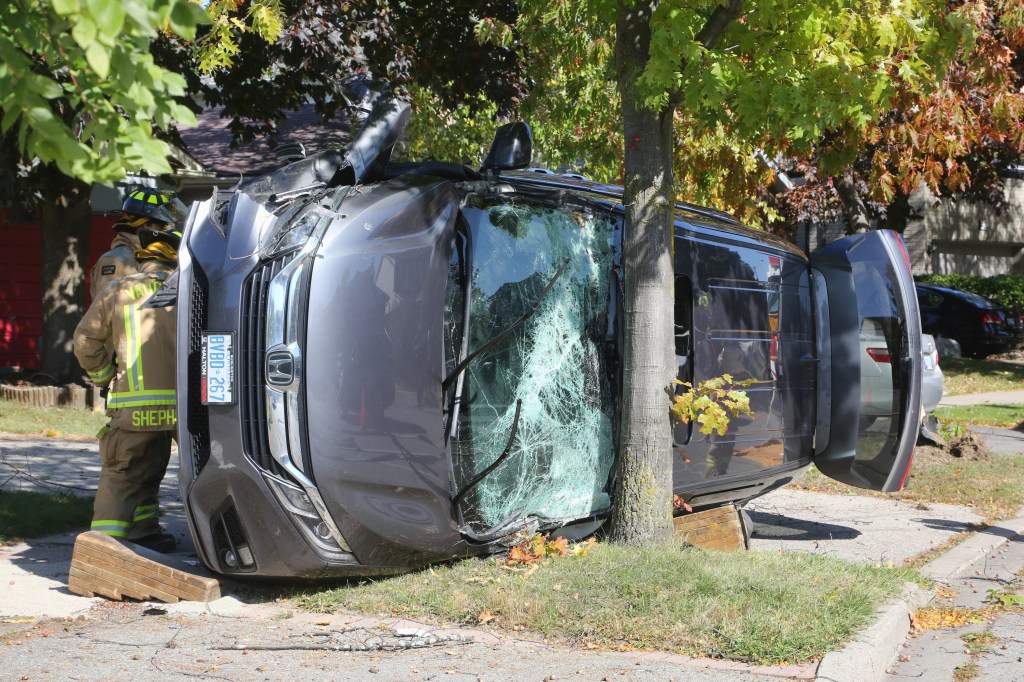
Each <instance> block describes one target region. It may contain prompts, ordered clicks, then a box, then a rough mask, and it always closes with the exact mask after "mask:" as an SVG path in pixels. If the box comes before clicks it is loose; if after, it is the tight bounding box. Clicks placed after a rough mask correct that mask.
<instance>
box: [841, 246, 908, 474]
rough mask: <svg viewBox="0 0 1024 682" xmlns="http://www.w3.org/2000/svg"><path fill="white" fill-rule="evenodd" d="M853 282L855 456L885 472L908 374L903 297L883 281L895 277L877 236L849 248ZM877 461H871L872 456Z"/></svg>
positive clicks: (897, 427)
mask: <svg viewBox="0 0 1024 682" xmlns="http://www.w3.org/2000/svg"><path fill="white" fill-rule="evenodd" d="M850 260H851V265H852V267H853V274H854V277H855V280H856V281H857V283H858V287H857V314H858V316H859V317H860V357H859V359H860V366H861V372H860V378H861V396H860V398H861V412H860V414H861V419H860V425H859V437H858V439H857V454H856V458H855V459H856V462H857V463H858V464H861V465H863V466H865V467H867V468H869V469H870V468H877V470H878V472H879V473H882V472H888V471H889V470H890V468H891V464H890V462H889V460H890V455H891V452H892V450H893V443H894V441H895V440H896V439H898V438H899V435H900V434H899V431H900V425H901V423H902V420H901V418H900V415H901V414H902V407H903V402H904V400H905V395H904V393H905V392H906V391H907V390H908V388H909V387H908V385H907V383H908V380H909V369H908V362H907V361H908V360H909V348H910V346H909V339H908V336H907V334H908V331H907V326H906V324H905V320H906V316H907V313H906V310H905V309H904V306H903V300H902V298H901V297H900V296H899V295H898V293H897V292H896V291H894V289H893V287H892V286H890V285H889V284H888V283H889V282H893V281H896V280H897V275H896V273H895V272H893V269H892V264H891V262H890V260H889V256H888V253H887V252H886V251H885V249H884V248H883V247H882V246H881V245H880V244H878V243H877V242H871V241H864V242H862V243H861V244H859V245H858V246H856V247H854V248H853V249H851V250H850ZM879 458H881V460H884V461H879V462H877V467H872V464H873V463H875V460H876V459H879Z"/></svg>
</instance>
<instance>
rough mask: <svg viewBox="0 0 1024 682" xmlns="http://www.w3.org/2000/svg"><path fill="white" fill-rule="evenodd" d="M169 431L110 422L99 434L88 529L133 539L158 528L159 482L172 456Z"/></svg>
mask: <svg viewBox="0 0 1024 682" xmlns="http://www.w3.org/2000/svg"><path fill="white" fill-rule="evenodd" d="M173 435H174V432H173V431H127V430H125V429H120V428H116V427H115V428H110V429H108V430H107V431H106V432H105V433H104V434H103V435H102V436H100V459H101V460H102V461H103V469H102V470H101V471H100V484H99V488H98V489H97V491H96V502H95V503H94V504H93V514H92V530H98V531H100V532H103V533H106V534H107V535H110V536H113V537H115V538H127V539H129V540H137V539H139V538H142V537H145V536H147V535H152V534H154V533H158V532H160V522H159V520H158V518H157V517H158V516H159V513H160V503H159V500H158V493H159V490H160V482H161V481H162V480H163V478H164V472H166V471H167V462H168V460H169V459H170V457H171V437H172V436H173Z"/></svg>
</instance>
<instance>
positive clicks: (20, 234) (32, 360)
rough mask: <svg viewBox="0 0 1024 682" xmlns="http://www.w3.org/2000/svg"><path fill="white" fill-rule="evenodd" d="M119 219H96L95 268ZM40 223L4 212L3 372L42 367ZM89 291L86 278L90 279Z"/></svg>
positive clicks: (0, 214)
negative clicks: (40, 351) (13, 369)
mask: <svg viewBox="0 0 1024 682" xmlns="http://www.w3.org/2000/svg"><path fill="white" fill-rule="evenodd" d="M114 220H115V218H114V217H113V216H107V215H102V214H94V215H93V217H92V231H91V233H90V237H89V259H88V263H89V266H90V267H91V266H92V264H93V263H94V262H95V261H96V259H97V258H99V257H100V256H101V255H103V252H104V251H106V250H107V249H108V248H109V247H110V240H111V239H113V238H114V232H113V230H111V229H110V227H111V225H113V224H114ZM41 250H42V245H41V242H40V229H39V223H38V222H36V221H33V220H29V221H26V220H24V219H23V218H19V217H18V216H16V215H14V214H12V213H10V212H5V211H0V367H9V366H12V365H19V366H21V367H38V366H39V338H40V336H41V335H42V333H43V303H42V290H43V289H42V282H41V281H40V279H41V273H40V264H41V261H42V255H41V253H42V252H41ZM86 280H87V282H86V285H87V286H88V274H86Z"/></svg>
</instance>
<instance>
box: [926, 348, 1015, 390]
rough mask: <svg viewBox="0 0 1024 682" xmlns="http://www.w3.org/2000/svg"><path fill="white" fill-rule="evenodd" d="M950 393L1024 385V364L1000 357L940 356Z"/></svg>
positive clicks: (1002, 388) (946, 385)
mask: <svg viewBox="0 0 1024 682" xmlns="http://www.w3.org/2000/svg"><path fill="white" fill-rule="evenodd" d="M939 365H940V366H941V367H942V374H943V377H944V378H945V382H944V384H945V393H946V395H959V394H961V393H987V392H989V391H1013V390H1018V389H1020V388H1024V365H1013V364H1010V363H1007V362H999V361H996V360H972V359H971V358H945V357H944V358H940V359H939Z"/></svg>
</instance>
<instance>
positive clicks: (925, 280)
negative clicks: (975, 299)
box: [914, 274, 1024, 312]
mask: <svg viewBox="0 0 1024 682" xmlns="http://www.w3.org/2000/svg"><path fill="white" fill-rule="evenodd" d="M914 279H916V280H917V281H918V282H921V283H922V284H934V285H936V286H941V287H949V288H951V289H961V290H963V291H969V292H971V293H973V294H979V295H981V296H984V297H986V298H991V299H992V300H993V301H995V302H996V303H998V304H999V305H1000V306H1002V307H1003V308H1009V309H1010V310H1015V311H1017V312H1021V311H1024V276H1021V275H995V276H994V277H982V276H980V275H956V274H952V275H919V276H917V277H915V278H914Z"/></svg>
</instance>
